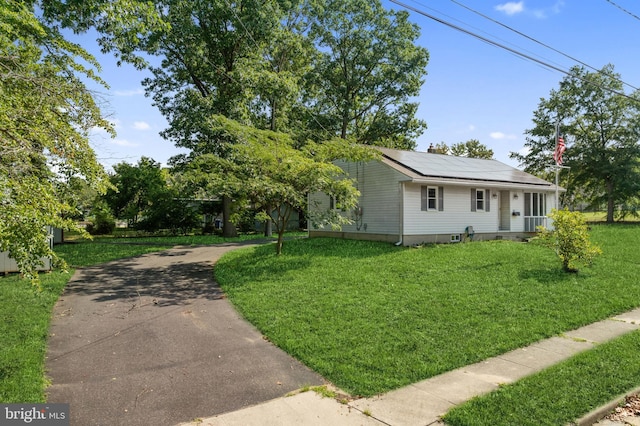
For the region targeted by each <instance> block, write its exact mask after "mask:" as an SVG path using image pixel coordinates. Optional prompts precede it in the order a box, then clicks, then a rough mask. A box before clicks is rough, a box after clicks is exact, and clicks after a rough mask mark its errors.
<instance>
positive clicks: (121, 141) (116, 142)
mask: <svg viewBox="0 0 640 426" xmlns="http://www.w3.org/2000/svg"><path fill="white" fill-rule="evenodd" d="M111 143H112V144H114V145H118V146H125V147H135V146H138V144H137V143H133V142H129V141H128V140H126V139H114V140H112V141H111Z"/></svg>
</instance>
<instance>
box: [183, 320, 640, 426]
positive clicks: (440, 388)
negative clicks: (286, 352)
mask: <svg viewBox="0 0 640 426" xmlns="http://www.w3.org/2000/svg"><path fill="white" fill-rule="evenodd" d="M638 328H640V309H635V310H633V311H630V312H627V313H624V314H621V315H617V316H615V317H613V318H610V319H607V320H604V321H600V322H597V323H594V324H590V325H587V326H584V327H582V328H579V329H577V330H573V331H570V332H567V333H565V334H564V335H563V336H561V337H552V338H550V339H546V340H543V341H540V342H537V343H535V344H533V345H531V346H528V347H525V348H521V349H516V350H514V351H511V352H508V353H505V354H503V355H500V356H497V357H494V358H490V359H487V360H485V361H482V362H479V363H477V364H473V365H469V366H466V367H463V368H459V369H457V370H454V371H450V372H448V373H445V374H442V375H439V376H436V377H432V378H430V379H427V380H424V381H422V382H418V383H415V384H412V385H409V386H406V387H404V388H401V389H398V390H395V391H392V392H389V393H386V394H383V395H379V396H376V397H372V398H363V399H359V400H355V401H352V402H350V403H349V404H348V405H345V404H340V403H339V402H337V401H336V400H334V399H330V398H322V397H321V396H319V395H317V394H316V393H315V392H305V393H300V394H296V395H294V396H289V397H283V398H278V399H274V400H272V401H268V402H266V403H263V404H260V405H256V406H253V407H249V408H246V409H243V410H240V411H234V412H230V413H226V414H222V415H218V416H215V417H210V418H207V419H199V420H198V421H196V422H193V423H185V424H184V425H193V426H195V425H200V426H247V425H249V426H251V425H256V426H257V425H260V426H265V425H274V426H275V425H278V426H287V425H334V426H340V425H345V426H351V425H354V426H355V425H393V426H413V425H415V426H426V425H435V424H440V422H439V419H440V416H441V415H443V414H444V413H446V412H447V411H448V410H449V409H450V408H452V407H453V406H455V405H457V404H460V403H462V402H464V401H466V400H468V399H470V398H472V397H474V396H477V395H482V394H485V393H488V392H491V391H493V390H495V389H497V388H498V386H499V385H500V384H507V383H512V382H515V381H517V380H519V379H521V378H522V377H525V376H527V375H529V374H532V373H535V372H537V371H540V370H542V369H544V368H546V367H549V366H551V365H553V364H556V363H558V362H560V361H563V360H565V359H567V358H569V357H571V356H573V355H575V354H577V353H578V352H582V351H585V350H588V349H591V348H592V347H593V346H594V345H595V344H598V343H603V342H606V341H608V340H611V339H613V338H615V337H618V336H620V335H622V334H625V333H628V332H630V331H633V330H637V329H638ZM603 415H604V413H603ZM594 420H597V418H595V419H594Z"/></svg>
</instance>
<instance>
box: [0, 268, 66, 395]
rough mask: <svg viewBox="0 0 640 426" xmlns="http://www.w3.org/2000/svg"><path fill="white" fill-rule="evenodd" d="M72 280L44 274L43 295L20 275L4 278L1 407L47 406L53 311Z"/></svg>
mask: <svg viewBox="0 0 640 426" xmlns="http://www.w3.org/2000/svg"><path fill="white" fill-rule="evenodd" d="M69 277H70V275H69V274H64V273H60V272H53V273H50V274H41V276H40V281H41V287H42V291H41V292H37V291H34V288H33V287H32V286H31V282H30V281H28V280H21V279H19V277H18V276H17V275H11V276H8V277H4V278H0V403H13V402H15V403H18V402H44V400H45V396H44V389H45V387H46V385H47V381H46V378H45V372H44V357H45V352H46V341H47V336H48V331H49V321H50V315H51V309H52V308H53V305H54V304H55V302H56V300H58V297H59V296H60V293H61V292H62V289H63V288H64V286H65V285H66V284H67V281H68V280H69Z"/></svg>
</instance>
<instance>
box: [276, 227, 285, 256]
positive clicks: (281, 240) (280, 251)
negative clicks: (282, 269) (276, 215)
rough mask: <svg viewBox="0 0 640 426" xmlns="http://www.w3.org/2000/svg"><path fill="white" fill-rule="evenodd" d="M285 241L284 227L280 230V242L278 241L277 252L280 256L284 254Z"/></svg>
mask: <svg viewBox="0 0 640 426" xmlns="http://www.w3.org/2000/svg"><path fill="white" fill-rule="evenodd" d="M283 241H284V229H282V230H280V231H278V242H277V243H276V254H277V255H278V256H280V255H281V254H282V243H283Z"/></svg>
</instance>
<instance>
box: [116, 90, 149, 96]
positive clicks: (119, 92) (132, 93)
mask: <svg viewBox="0 0 640 426" xmlns="http://www.w3.org/2000/svg"><path fill="white" fill-rule="evenodd" d="M113 93H115V95H116V96H137V95H144V90H142V89H133V90H116V91H114V92H113Z"/></svg>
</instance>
